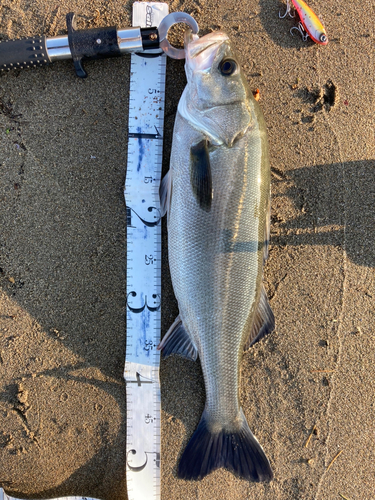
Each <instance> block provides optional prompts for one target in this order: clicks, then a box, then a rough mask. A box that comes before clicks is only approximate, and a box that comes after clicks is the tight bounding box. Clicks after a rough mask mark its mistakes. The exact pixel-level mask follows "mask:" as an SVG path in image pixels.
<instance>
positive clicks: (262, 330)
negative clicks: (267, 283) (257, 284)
mask: <svg viewBox="0 0 375 500" xmlns="http://www.w3.org/2000/svg"><path fill="white" fill-rule="evenodd" d="M274 329H275V316H274V314H273V311H272V309H271V305H270V303H269V301H268V297H267V294H266V291H265V289H264V286H263V285H262V291H261V293H260V299H259V303H258V309H257V311H256V313H255V316H254V320H253V324H252V327H251V331H250V335H249V338H248V340H247V342H246V343H245V346H244V349H245V350H247V349H248V348H249V347H251V346H252V345H254V344H255V343H256V342H258V340H260V339H262V338H263V337H265V336H266V335H267V334H268V333H271V332H273V330H274Z"/></svg>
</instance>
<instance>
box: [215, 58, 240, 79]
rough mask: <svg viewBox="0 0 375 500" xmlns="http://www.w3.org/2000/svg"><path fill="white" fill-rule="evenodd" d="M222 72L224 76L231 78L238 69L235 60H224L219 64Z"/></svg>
mask: <svg viewBox="0 0 375 500" xmlns="http://www.w3.org/2000/svg"><path fill="white" fill-rule="evenodd" d="M219 69H220V72H221V74H222V75H223V76H230V75H233V73H234V72H235V71H236V69H237V63H236V61H234V60H233V59H223V60H222V61H221V63H220V64H219Z"/></svg>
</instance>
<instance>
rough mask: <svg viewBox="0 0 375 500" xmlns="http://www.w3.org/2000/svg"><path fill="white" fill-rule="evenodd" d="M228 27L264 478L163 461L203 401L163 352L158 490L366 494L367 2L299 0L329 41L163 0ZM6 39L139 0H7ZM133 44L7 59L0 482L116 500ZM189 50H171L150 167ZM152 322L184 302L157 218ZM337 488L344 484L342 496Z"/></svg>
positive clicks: (172, 498) (255, 426) (1, 158)
mask: <svg viewBox="0 0 375 500" xmlns="http://www.w3.org/2000/svg"><path fill="white" fill-rule="evenodd" d="M169 4H170V10H171V11H181V10H183V11H186V12H188V13H190V14H192V15H193V16H194V17H195V18H196V19H197V21H198V23H199V26H200V29H201V33H202V34H204V33H207V32H209V31H211V30H216V29H223V30H225V31H226V32H227V33H228V34H229V35H230V37H231V39H232V41H233V44H234V46H235V47H236V49H237V51H238V53H239V56H240V58H241V59H242V63H243V67H244V70H245V73H246V76H247V78H248V81H249V84H250V87H251V88H252V89H254V90H255V89H256V88H258V89H259V90H260V97H261V99H260V104H261V106H262V109H263V111H264V115H265V119H266V123H267V126H268V131H269V143H270V159H271V168H272V221H271V222H272V225H271V245H270V255H269V259H268V262H267V266H266V272H265V284H266V288H267V291H268V294H269V297H270V300H271V305H272V308H273V310H274V313H275V317H276V331H275V332H274V333H273V334H271V335H269V336H268V338H266V339H264V340H263V341H262V342H260V343H258V344H257V345H256V346H254V347H253V348H252V349H250V350H249V351H248V352H246V353H245V355H244V359H243V364H242V385H241V401H242V404H243V408H244V412H245V414H246V417H247V419H248V422H249V425H250V428H251V429H252V430H253V432H254V434H255V435H256V436H257V438H258V440H259V441H260V443H261V444H262V446H263V448H264V450H265V452H266V454H267V456H268V457H269V458H270V461H271V464H272V467H273V469H274V473H275V479H274V481H273V482H271V483H270V484H251V483H248V482H246V481H242V480H240V479H238V478H236V477H235V476H233V475H232V474H231V473H229V472H227V471H225V470H223V469H221V470H217V471H215V472H214V473H213V474H211V475H209V476H208V477H206V478H205V479H204V480H202V481H200V482H187V481H182V480H179V479H177V477H176V466H177V463H178V458H179V456H180V454H181V452H182V450H183V449H184V447H185V445H186V443H187V441H188V439H189V438H190V436H191V434H192V432H193V431H194V429H195V427H196V425H197V423H198V421H199V419H200V415H201V412H202V410H203V406H204V386H203V381H202V374H201V370H200V366H199V363H192V362H188V361H185V360H183V359H179V358H177V357H171V358H168V359H167V360H165V361H163V362H162V364H161V384H162V492H161V498H162V500H198V499H199V500H212V499H217V500H221V499H223V500H224V499H225V500H245V499H246V500H302V499H303V500H310V499H311V500H313V499H314V500H335V499H339V498H347V499H349V500H371V499H373V498H374V496H375V493H374V491H375V457H374V444H375V436H374V419H375V406H374V388H375V387H374V386H375V383H374V380H375V354H374V352H375V350H374V336H373V330H374V296H375V290H374V270H373V268H374V262H375V260H374V244H373V242H374V230H375V224H374V213H373V212H374V211H373V208H374V182H373V179H374V166H375V162H374V159H375V147H374V138H373V130H374V118H373V115H374V102H375V100H374V57H373V38H374V29H373V20H372V18H371V16H369V15H368V13H369V12H370V11H371V4H370V2H369V1H365V2H362V3H360V4H359V3H355V2H352V3H348V2H344V1H343V0H339V1H337V2H334V3H333V4H330V3H327V2H318V1H317V0H314V1H313V2H310V5H311V7H313V9H314V10H315V12H316V13H317V14H319V15H320V16H321V17H322V18H323V20H324V24H325V26H326V29H327V32H328V37H329V39H330V41H329V44H328V46H326V47H320V46H317V45H314V44H313V43H312V42H307V43H303V42H302V40H301V39H300V37H299V36H294V37H292V36H291V35H290V34H289V29H290V28H291V26H292V25H293V23H294V21H293V20H288V19H284V20H280V19H279V18H278V11H279V9H284V5H283V4H281V3H280V2H268V1H265V0H260V1H259V2H256V1H252V0H249V1H247V2H238V3H237V2H236V3H233V2H231V1H229V0H218V1H215V2H214V1H211V0H207V1H204V0H200V1H199V0H197V1H193V0H191V1H186V2H184V1H173V2H169ZM0 5H1V11H0V37H1V40H6V39H9V38H18V37H23V36H31V35H34V34H45V35H47V36H55V35H58V34H65V33H66V28H65V15H66V13H67V12H70V11H74V12H76V14H77V15H78V16H79V17H78V19H77V21H78V24H79V28H85V27H98V26H109V25H117V26H118V27H125V26H129V25H130V15H131V5H132V2H131V1H129V2H116V3H114V2H107V1H104V0H93V1H92V2H90V4H87V3H86V2H83V1H81V0H79V1H77V2H72V1H68V0H62V1H61V2H51V1H46V0H37V1H34V2H31V1H30V0H16V1H12V0H1V1H0ZM129 63H130V59H129V57H127V56H126V57H123V58H121V59H112V60H105V61H100V62H87V63H86V65H85V67H86V70H87V71H88V74H89V77H88V78H87V79H86V80H81V79H78V78H77V77H76V76H75V74H74V71H73V66H72V63H71V62H67V61H64V62H59V63H54V64H53V65H51V66H49V67H46V68H40V69H38V70H28V71H13V72H9V73H6V74H1V75H0V165H1V179H0V375H1V387H0V471H1V472H0V486H2V487H3V488H5V490H6V491H7V492H8V493H10V494H12V495H13V496H18V497H25V498H26V497H29V498H46V497H53V496H63V495H68V494H69V495H87V496H92V497H96V498H100V499H103V500H125V499H126V498H127V495H126V482H125V465H124V464H125V460H124V458H125V457H124V451H125V435H126V429H125V415H126V413H125V411H126V408H125V385H124V382H123V378H122V372H123V366H124V356H125V283H126V225H125V223H126V213H125V205H124V199H123V193H122V190H123V186H124V180H125V173H126V143H127V135H126V131H127V113H128V90H129V69H130V64H129ZM184 85H185V76H184V71H183V62H181V61H172V60H169V61H168V69H167V89H166V93H167V101H166V112H165V143H164V160H163V161H164V162H163V169H164V171H166V170H167V169H168V158H169V154H170V148H171V140H172V129H173V123H174V117H175V113H176V109H177V104H178V99H179V97H180V95H181V92H182V90H183V88H184ZM163 231H164V233H163V234H164V240H163V252H164V257H163V284H162V286H163V302H162V332H163V333H165V332H166V331H167V329H168V327H169V326H170V324H171V323H172V321H173V320H174V319H175V317H176V315H177V304H176V300H175V298H174V295H173V290H172V287H171V281H170V276H169V271H168V262H167V256H166V255H167V240H166V227H165V222H164V226H163ZM340 495H341V496H340Z"/></svg>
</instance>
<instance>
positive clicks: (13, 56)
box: [0, 36, 51, 71]
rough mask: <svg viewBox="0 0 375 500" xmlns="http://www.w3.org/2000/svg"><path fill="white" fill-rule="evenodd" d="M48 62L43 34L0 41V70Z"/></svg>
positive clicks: (28, 66)
mask: <svg viewBox="0 0 375 500" xmlns="http://www.w3.org/2000/svg"><path fill="white" fill-rule="evenodd" d="M50 62H51V61H50V58H49V56H48V52H47V48H46V37H45V36H34V37H29V38H23V39H20V40H3V41H1V42H0V71H5V70H10V69H15V68H20V69H21V68H33V67H38V66H45V65H46V64H48V63H50Z"/></svg>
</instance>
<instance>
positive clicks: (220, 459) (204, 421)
mask: <svg viewBox="0 0 375 500" xmlns="http://www.w3.org/2000/svg"><path fill="white" fill-rule="evenodd" d="M220 467H224V468H226V469H228V470H229V471H231V472H233V473H234V474H236V475H237V476H239V477H241V478H243V479H247V480H248V481H255V482H262V481H264V482H265V481H270V480H271V479H272V478H273V473H272V469H271V466H270V463H269V461H268V459H267V457H266V455H265V453H264V451H263V449H262V447H261V445H260V444H259V442H258V440H257V439H256V437H255V436H254V435H253V434H252V432H251V430H250V428H249V426H248V423H247V421H246V418H245V416H244V414H243V412H242V410H240V415H239V418H238V423H237V425H235V426H233V428H232V429H231V430H226V429H221V430H219V431H218V430H217V429H215V431H213V430H212V426H210V421H209V418H208V414H207V412H206V410H205V411H204V412H203V415H202V418H201V420H200V422H199V424H198V427H197V429H196V431H195V432H194V434H193V436H192V437H191V439H190V441H189V442H188V444H187V446H186V448H185V450H184V452H183V454H182V456H181V459H180V463H179V465H178V473H177V474H178V477H179V478H181V479H190V480H198V479H202V478H203V477H205V476H207V474H209V473H210V472H212V471H214V470H216V469H218V468H220Z"/></svg>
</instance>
